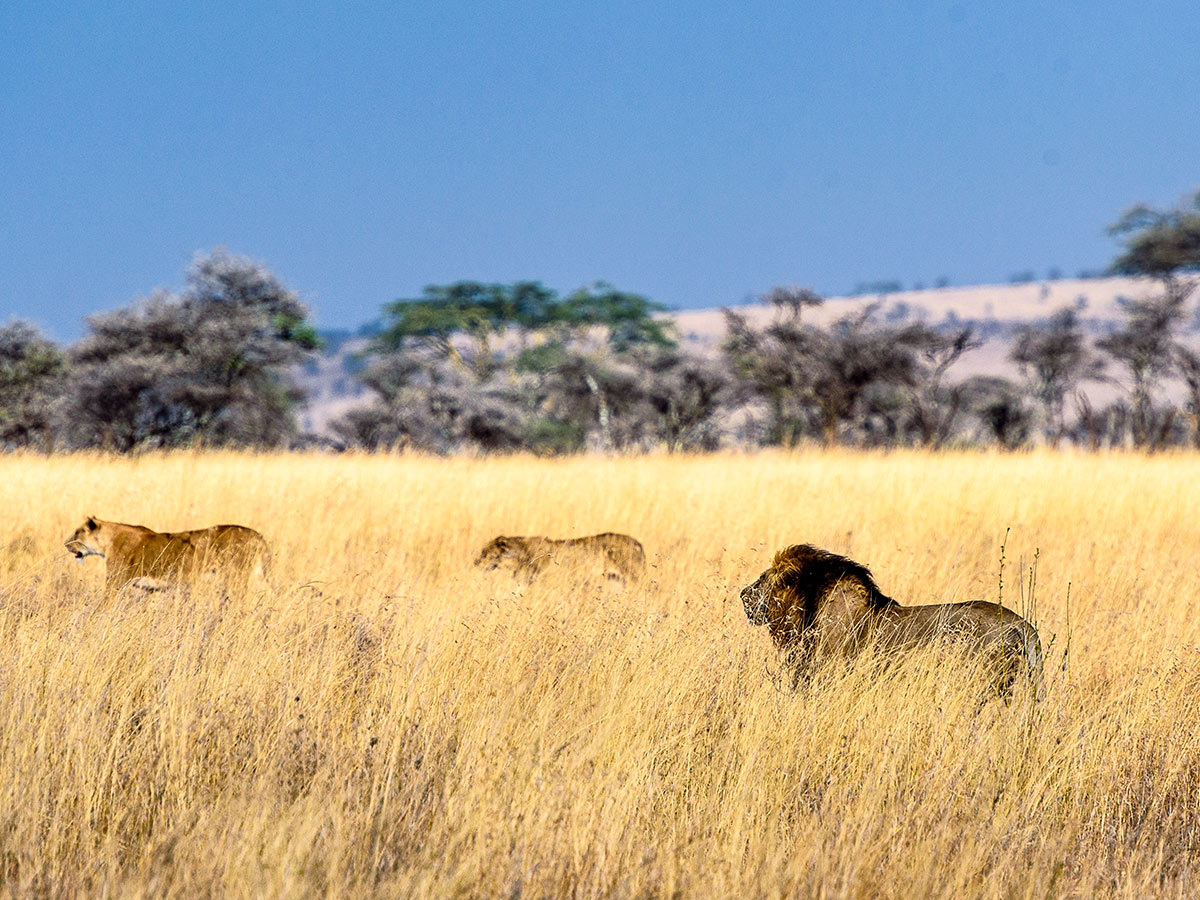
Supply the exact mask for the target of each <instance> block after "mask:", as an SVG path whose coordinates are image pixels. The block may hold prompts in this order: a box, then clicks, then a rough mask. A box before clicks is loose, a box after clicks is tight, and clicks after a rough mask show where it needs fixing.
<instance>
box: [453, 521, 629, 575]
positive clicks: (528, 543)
mask: <svg viewBox="0 0 1200 900" xmlns="http://www.w3.org/2000/svg"><path fill="white" fill-rule="evenodd" d="M475 565H476V566H478V567H480V568H485V569H499V568H508V569H511V571H512V573H513V575H516V576H520V577H524V578H526V579H527V580H529V581H532V580H533V579H534V578H536V577H538V576H539V575H541V574H543V573H544V572H545V571H547V570H548V569H549V568H550V567H552V566H563V567H566V568H569V569H570V570H571V571H572V572H573V573H575V574H579V575H585V576H586V575H596V576H600V577H603V578H608V579H612V580H619V581H622V582H624V581H626V580H634V579H637V578H640V577H641V576H642V574H643V573H644V572H645V571H646V551H645V550H644V549H643V548H642V545H641V543H640V542H639V541H637V540H635V539H634V538H631V537H630V536H629V535H627V534H616V533H614V532H607V533H605V534H593V535H589V536H588V537H581V538H567V539H565V540H555V539H554V538H547V537H508V536H502V537H498V538H494V539H492V540H491V541H488V543H487V545H486V546H484V548H483V550H482V551H480V554H479V557H478V558H477V559H476V560H475Z"/></svg>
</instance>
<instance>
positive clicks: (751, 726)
mask: <svg viewBox="0 0 1200 900" xmlns="http://www.w3.org/2000/svg"><path fill="white" fill-rule="evenodd" d="M0 467H2V468H0V471H2V473H3V477H2V478H0V579H2V581H0V584H2V587H0V895H2V896H5V897H33V896H37V897H75V896H85V895H86V896H107V897H143V896H145V897H188V898H192V897H205V896H211V897H315V896H330V897H359V896H371V897H374V896H379V897H398V896H413V897H475V896H503V897H547V898H550V897H669V896H671V897H674V896H678V897H731V898H732V897H739V898H740V897H783V896H801V897H864V898H865V897H882V896H892V897H904V898H915V897H945V898H962V897H989V898H990V897H996V898H999V897H1005V898H1007V897H1030V898H1033V897H1037V898H1042V897H1130V898H1133V897H1137V898H1144V897H1149V896H1154V897H1189V896H1196V894H1197V891H1198V888H1200V885H1198V883H1197V859H1198V856H1197V854H1200V833H1198V821H1200V820H1198V808H1197V806H1198V800H1200V798H1198V795H1197V787H1198V785H1200V780H1198V779H1200V742H1198V738H1197V734H1196V731H1197V729H1196V723H1197V721H1198V716H1197V703H1198V697H1200V695H1198V693H1197V686H1198V684H1200V653H1198V652H1197V646H1196V645H1197V640H1198V635H1200V616H1198V615H1197V606H1198V603H1200V574H1197V570H1196V566H1195V559H1196V547H1197V531H1198V529H1200V516H1198V514H1200V458H1197V457H1195V456H1160V457H1152V458H1146V457H1141V456H1124V455H1114V456H1083V455H1079V456H1075V455H1049V454H1047V455H1032V456H997V455H986V454H975V453H972V454H962V455H958V454H943V455H937V456H928V455H921V454H916V453H913V454H908V453H897V454H888V455H873V454H854V453H815V452H814V453H804V454H798V455H782V454H781V455H771V454H763V455H755V456H738V455H727V456H715V457H702V458H682V459H681V458H670V457H653V458H642V459H620V460H600V459H571V460H562V461H542V460H533V459H527V458H515V459H494V460H463V459H455V460H433V459H423V458H394V457H369V456H360V457H353V456H350V457H324V456H310V457H295V456H281V457H278V456H262V455H234V454H205V455H172V456H165V457H154V456H151V457H142V458H138V459H113V458H106V457H100V456H72V457H64V458H54V459H45V458H39V457H21V456H17V457H6V458H4V459H3V460H2V461H0ZM87 513H92V514H96V515H99V516H101V517H104V518H110V519H116V520H121V521H131V522H139V523H143V524H147V525H149V526H151V527H154V528H157V529H160V530H178V529H182V528H190V527H196V526H202V525H208V524H214V523H218V522H239V523H243V524H247V525H250V526H253V527H255V528H258V529H260V530H261V531H263V533H264V534H265V535H266V536H267V538H268V540H269V541H270V542H271V544H272V546H273V548H274V550H275V557H276V562H275V571H274V576H273V578H274V585H273V588H272V589H271V590H260V591H257V592H254V593H252V594H251V595H250V596H245V597H233V598H228V597H223V596H211V595H202V594H200V593H198V592H193V594H192V595H191V596H187V595H185V594H183V593H179V592H172V593H161V594H153V595H148V596H145V597H141V598H133V597H126V598H120V599H118V600H115V601H106V600H105V599H104V597H103V595H102V591H101V583H102V571H103V563H102V562H101V561H99V560H89V561H87V562H86V563H84V564H82V565H80V564H76V563H75V562H74V561H73V560H72V559H71V558H70V557H69V556H68V554H67V553H66V552H65V551H64V550H63V548H62V542H63V540H65V538H66V536H67V534H68V533H69V532H70V531H71V530H72V529H73V528H74V527H75V526H76V525H78V524H79V522H80V521H81V520H82V518H83V516H84V515H85V514H87ZM610 529H611V530H621V531H628V532H630V533H632V534H634V535H636V536H638V537H640V538H641V539H642V540H643V542H644V543H645V545H646V548H647V551H648V554H649V556H650V561H651V565H652V569H651V575H650V578H649V579H648V581H647V582H646V583H644V584H642V585H640V586H637V587H633V588H630V589H627V590H625V591H623V592H619V591H613V590H611V589H610V588H608V587H606V586H604V585H580V584H574V583H572V580H571V579H570V578H569V577H568V575H567V573H562V572H557V573H555V574H554V576H552V577H550V578H548V579H547V580H545V581H543V582H540V583H537V584H535V585H533V586H531V587H529V588H524V589H521V588H518V586H517V585H515V584H514V583H512V582H511V581H510V580H507V579H505V578H504V577H503V576H498V577H489V576H483V575H479V574H477V573H475V572H473V571H472V570H471V569H470V562H471V559H472V556H473V554H474V553H475V552H476V551H477V550H478V548H479V546H480V545H482V544H483V543H484V541H486V540H487V539H488V538H490V537H493V536H494V535H496V534H500V533H508V534H521V533H544V534H550V535H553V536H565V535H571V534H583V533H590V532H595V531H602V530H610ZM1006 532H1007V533H1008V537H1007V542H1005V535H1006ZM799 541H809V542H812V543H816V544H819V545H822V546H824V547H827V548H829V549H832V550H835V551H837V552H841V553H846V554H849V555H851V556H853V557H855V558H857V559H860V560H862V561H864V562H866V563H868V564H869V565H870V566H871V567H872V568H873V570H874V571H875V574H876V576H877V578H878V580H879V582H880V585H881V586H882V587H883V589H884V590H885V591H887V592H888V593H890V594H892V595H894V596H896V597H897V598H899V599H901V600H902V601H903V602H909V603H926V602H945V601H952V600H965V599H969V598H977V599H996V598H997V597H998V596H999V595H1000V593H1001V590H1002V592H1003V599H1004V602H1005V603H1006V604H1007V605H1009V606H1011V607H1013V608H1015V609H1017V610H1019V611H1026V612H1029V613H1030V614H1031V615H1033V616H1035V617H1036V619H1037V624H1038V625H1039V627H1040V630H1041V634H1042V639H1043V643H1044V644H1045V645H1046V646H1047V647H1048V654H1047V659H1048V672H1047V681H1048V685H1047V694H1046V697H1045V699H1044V700H1043V701H1042V702H1041V703H1040V704H1037V705H1036V707H1033V706H1031V705H1030V704H1029V703H1025V702H1014V703H1013V704H1011V705H1009V706H1005V705H1004V704H1002V703H1000V702H998V701H990V702H982V703H981V702H980V692H979V680H978V679H976V678H973V677H972V671H971V662H970V661H969V660H966V659H962V658H958V657H954V656H946V655H935V654H925V655H917V656H913V657H911V658H909V659H907V660H906V661H904V663H903V664H900V665H891V666H888V667H880V666H878V665H874V664H873V663H872V662H871V661H870V660H863V661H861V662H860V664H859V665H856V666H854V667H851V668H844V667H838V666H832V665H831V666H828V667H826V668H825V669H823V670H822V671H821V672H819V673H818V674H817V675H816V677H814V679H813V680H812V681H811V683H809V684H808V685H807V686H806V687H805V688H804V689H802V690H801V691H799V692H796V693H793V692H791V691H790V690H789V689H788V688H787V686H786V685H787V679H786V677H785V676H784V675H782V673H780V671H779V662H778V659H777V657H776V655H775V653H774V651H773V650H772V648H771V646H770V642H769V640H768V638H767V636H766V635H765V634H763V633H762V632H761V630H754V629H751V628H750V627H749V626H748V625H747V623H746V620H745V617H744V615H743V613H742V609H741V605H740V603H739V601H738V599H737V590H738V588H739V587H740V586H741V585H742V584H743V583H745V582H746V580H747V579H748V578H752V577H754V576H755V575H757V573H758V571H760V570H761V568H762V567H763V566H764V565H765V564H766V562H767V560H768V559H769V556H770V554H771V553H772V552H773V551H774V550H775V549H777V548H779V547H780V546H783V545H785V544H789V543H794V542H799ZM1002 544H1003V545H1004V556H1005V563H1004V568H1003V572H1002V581H1003V586H1002V588H1001V584H1000V582H1001V569H1000V554H1001V547H1002ZM1035 560H1036V572H1034V568H1035ZM1068 585H1069V588H1068ZM1068 597H1069V602H1068ZM1068 635H1069V637H1070V641H1069V656H1068V655H1067V654H1066V652H1065V651H1066V650H1067V647H1068Z"/></svg>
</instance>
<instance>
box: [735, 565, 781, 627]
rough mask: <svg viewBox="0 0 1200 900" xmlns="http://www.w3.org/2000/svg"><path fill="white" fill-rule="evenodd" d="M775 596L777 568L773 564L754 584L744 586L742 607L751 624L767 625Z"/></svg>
mask: <svg viewBox="0 0 1200 900" xmlns="http://www.w3.org/2000/svg"><path fill="white" fill-rule="evenodd" d="M774 596H775V568H774V566H772V567H771V568H769V569H767V570H766V571H765V572H763V573H762V574H761V575H759V576H758V580H757V581H755V582H754V584H748V585H746V586H745V587H744V588H742V607H743V608H744V609H745V610H746V618H747V619H749V620H750V624H751V625H766V624H767V620H768V617H767V611H768V609H769V606H770V603H771V598H772V597H774Z"/></svg>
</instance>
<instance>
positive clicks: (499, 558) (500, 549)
mask: <svg viewBox="0 0 1200 900" xmlns="http://www.w3.org/2000/svg"><path fill="white" fill-rule="evenodd" d="M520 555H521V548H520V546H519V542H518V540H517V539H516V538H509V537H498V538H492V540H490V541H488V542H487V543H486V544H484V546H483V549H482V550H480V551H479V556H477V557H476V558H475V566H476V568H479V569H483V570H484V571H485V572H490V571H492V570H493V569H498V568H500V567H501V566H502V565H504V564H506V563H509V564H512V565H516V564H517V563H518V562H519V561H520Z"/></svg>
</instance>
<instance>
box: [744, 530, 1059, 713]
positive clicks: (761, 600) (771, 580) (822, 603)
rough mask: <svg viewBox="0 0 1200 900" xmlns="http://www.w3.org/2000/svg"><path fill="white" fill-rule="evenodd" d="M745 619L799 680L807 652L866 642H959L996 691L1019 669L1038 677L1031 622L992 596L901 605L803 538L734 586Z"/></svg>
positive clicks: (1005, 688)
mask: <svg viewBox="0 0 1200 900" xmlns="http://www.w3.org/2000/svg"><path fill="white" fill-rule="evenodd" d="M741 598H742V605H743V607H744V608H745V610H746V618H747V619H749V620H750V624H752V625H766V626H767V630H768V632H769V633H770V635H771V639H772V640H773V641H774V642H775V646H776V647H778V648H779V649H780V650H781V651H783V652H784V654H785V657H786V659H787V661H788V663H789V665H791V666H792V667H793V683H795V682H796V681H798V680H799V678H800V677H801V676H802V675H803V673H804V671H805V670H806V669H807V668H808V666H809V665H810V664H811V662H812V660H813V658H814V657H815V656H820V655H826V654H831V653H833V654H841V655H844V656H853V655H854V654H856V653H858V652H859V651H860V650H861V649H863V648H864V647H865V646H867V645H868V644H870V645H873V646H876V647H878V648H880V649H881V650H884V651H888V650H898V649H904V648H912V647H918V646H921V645H924V644H928V643H930V642H932V641H934V640H941V639H952V640H957V641H960V642H961V643H962V644H963V645H965V646H967V647H969V648H970V649H971V650H973V651H975V652H978V653H979V654H981V655H982V656H983V658H984V659H985V660H986V662H987V664H988V668H989V670H990V671H992V672H993V673H994V677H995V682H994V683H995V686H996V688H997V689H998V690H999V691H1001V692H1002V693H1008V692H1010V691H1011V689H1012V685H1013V682H1014V681H1015V679H1016V677H1017V676H1018V675H1019V674H1022V673H1023V674H1024V675H1025V676H1026V677H1027V678H1028V679H1029V680H1030V681H1031V682H1032V683H1033V684H1034V686H1035V689H1036V688H1038V687H1040V684H1041V679H1042V666H1043V661H1042V647H1041V642H1040V641H1039V640H1038V634H1037V629H1036V628H1034V627H1033V626H1032V625H1031V624H1029V622H1027V621H1026V620H1025V619H1023V618H1021V616H1019V615H1017V614H1016V613H1014V612H1013V611H1012V610H1009V609H1006V608H1005V607H1003V606H1001V605H999V604H998V603H988V602H984V601H971V602H967V603H943V604H937V605H931V606H901V605H900V604H899V603H897V602H896V601H895V600H893V599H892V598H891V597H888V596H887V595H886V594H884V593H883V592H882V591H880V590H879V588H878V587H877V586H876V584H875V581H874V579H873V578H872V577H871V573H870V571H869V570H868V569H867V568H866V567H865V566H863V565H861V564H860V563H857V562H854V560H851V559H847V558H846V557H844V556H838V555H837V554H835V553H829V552H828V551H825V550H821V549H819V548H817V547H813V546H811V545H809V544H796V545H794V546H791V547H788V548H787V549H786V550H781V551H780V552H779V553H777V554H775V559H774V561H773V562H772V563H771V566H770V568H768V569H767V570H766V571H765V572H763V573H762V575H760V576H759V577H758V580H757V581H755V582H754V583H753V584H751V585H748V586H746V587H745V588H743V589H742V592H741Z"/></svg>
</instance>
